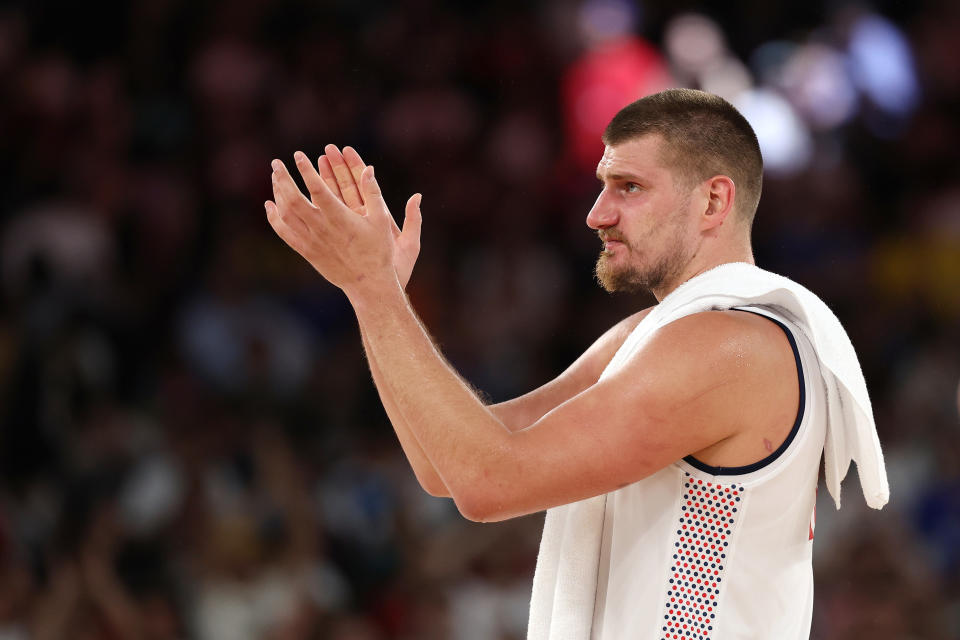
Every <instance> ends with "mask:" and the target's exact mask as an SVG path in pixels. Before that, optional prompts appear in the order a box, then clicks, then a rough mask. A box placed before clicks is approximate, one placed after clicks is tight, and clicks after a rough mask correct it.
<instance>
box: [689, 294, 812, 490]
mask: <svg viewBox="0 0 960 640" xmlns="http://www.w3.org/2000/svg"><path fill="white" fill-rule="evenodd" d="M734 310H735V311H746V312H747V313H752V314H753V315H755V316H761V317H764V318H766V319H767V320H771V321H773V322H776V323H777V324H778V325H780V328H781V329H783V332H784V333H786V334H787V339H788V340H789V341H790V348H791V349H793V357H794V359H795V360H796V361H797V379H798V380H799V382H800V406H799V408H798V409H797V419H796V421H794V423H793V428H792V429H791V430H790V434H789V435H788V436H787V439H786V440H784V441H783V444H781V445H780V446H779V447H777V450H776V451H774V452H773V453H771V454H770V455H768V456H767V457H766V458H764V459H763V460H759V461H757V462H754V463H753V464H748V465H744V466H742V467H711V466H710V465H708V464H704V463H703V462H700V461H699V460H697V459H696V458H694V457H693V456H686V457H685V458H684V461H685V462H686V463H687V464H689V465H690V466H691V467H694V468H695V469H699V470H700V471H703V472H704V473H709V474H710V475H714V476H735V475H740V474H743V473H753V472H754V471H759V470H760V469H762V468H764V467H765V466H767V465H768V464H770V463H771V462H773V461H774V460H776V459H777V458H779V457H780V456H781V455H783V452H784V451H786V450H787V447H789V446H790V443H791V442H793V439H794V438H796V437H797V433H798V432H799V431H800V423H801V422H803V408H804V406H805V405H806V403H807V398H806V396H807V390H806V385H805V384H804V383H803V366H802V365H801V364H800V351H799V350H798V349H797V341H796V340H794V338H793V334H792V333H791V332H790V330H789V329H787V327H786V325H785V324H783V323H782V322H780V321H779V320H777V319H776V318H771V317H770V316H767V315H764V314H762V313H757V312H756V311H751V310H750V309H744V308H739V307H734Z"/></svg>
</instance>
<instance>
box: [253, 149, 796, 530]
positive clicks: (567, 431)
mask: <svg viewBox="0 0 960 640" xmlns="http://www.w3.org/2000/svg"><path fill="white" fill-rule="evenodd" d="M273 179H274V194H275V197H276V199H277V201H276V203H273V202H268V203H266V209H267V217H268V220H269V221H270V223H271V225H272V226H273V228H274V229H275V230H276V231H277V233H278V234H279V235H280V236H281V237H282V238H283V239H284V240H285V241H286V242H287V243H288V244H289V245H290V246H291V247H292V248H293V249H294V250H296V251H297V252H298V253H300V254H301V255H302V256H304V258H306V259H307V260H308V261H309V262H310V263H311V264H312V265H313V266H314V268H315V269H317V271H319V272H320V273H321V274H322V275H323V276H324V277H325V278H327V279H328V280H329V281H330V282H331V283H332V284H334V285H336V286H338V287H340V288H341V289H342V290H343V291H344V292H345V293H346V294H347V297H348V298H349V300H350V302H351V304H352V305H353V308H354V311H355V312H356V314H357V318H358V320H359V322H360V325H361V327H363V330H364V331H365V333H366V338H367V344H368V347H369V349H370V353H372V355H373V360H374V361H375V362H376V365H377V367H378V369H379V372H380V385H383V386H384V387H385V388H386V390H387V391H388V392H389V394H390V397H392V402H393V403H394V405H395V406H396V408H397V409H398V410H399V413H400V414H401V415H402V416H403V418H404V419H405V421H406V425H407V426H408V427H409V429H410V432H411V433H412V434H413V436H414V438H415V440H416V441H417V443H419V445H420V448H421V450H422V451H423V453H424V454H425V455H426V457H427V458H428V459H429V461H430V463H431V464H432V465H433V467H434V469H436V471H437V474H438V475H439V477H440V478H441V479H442V480H443V483H444V485H445V486H446V487H447V489H448V490H449V492H450V495H451V496H452V497H453V499H454V500H455V502H456V503H457V506H458V508H459V509H460V511H461V513H462V514H463V515H464V516H466V517H467V518H469V519H472V520H482V521H489V520H500V519H505V518H510V517H514V516H518V515H522V514H526V513H532V512H534V511H539V510H542V509H545V508H549V507H553V506H557V505H561V504H567V503H570V502H575V501H577V500H581V499H584V498H587V497H591V496H595V495H599V494H602V493H606V492H609V491H613V490H615V489H617V488H620V487H622V486H625V485H627V484H630V483H632V482H636V481H637V480H640V479H642V478H644V477H646V476H648V475H650V474H652V473H655V472H656V471H658V470H660V469H662V468H664V467H666V466H667V465H669V464H671V463H673V462H675V461H676V460H678V459H680V458H682V457H683V456H685V455H687V454H690V453H694V452H698V451H701V450H703V449H705V448H706V447H708V446H711V445H714V444H716V443H720V442H723V441H728V440H729V439H731V438H733V437H734V436H739V435H741V434H743V433H745V432H746V427H745V426H744V425H745V424H746V423H747V422H748V421H749V422H756V421H757V420H758V419H759V420H765V419H766V418H765V417H764V416H767V415H769V414H772V413H774V412H776V411H777V410H779V409H782V406H781V405H782V404H783V402H782V397H778V394H776V393H771V390H778V389H782V388H786V386H787V382H786V380H787V376H786V375H784V374H785V372H786V371H788V369H787V368H786V367H787V365H792V362H790V361H788V360H787V359H786V358H779V357H770V355H771V354H774V355H779V354H780V353H781V350H780V349H779V346H778V345H777V344H776V343H775V342H773V341H772V340H771V339H770V338H769V336H770V335H775V334H770V333H766V332H762V331H757V330H756V329H755V325H754V324H753V323H751V322H748V321H747V320H746V319H744V318H743V317H741V316H747V315H751V314H739V313H728V312H719V311H716V312H704V313H697V314H692V315H690V316H687V317H685V318H681V319H679V320H676V321H675V322H672V323H670V324H669V325H667V326H665V327H662V328H661V329H659V330H658V331H657V332H656V333H655V334H653V336H651V338H650V339H649V340H648V341H647V342H645V344H644V345H643V347H642V348H641V349H638V350H637V352H635V353H633V354H632V355H631V357H630V358H629V359H628V360H627V361H626V362H625V363H624V365H623V366H622V367H620V368H619V369H618V371H617V372H616V373H614V374H613V375H610V376H607V377H605V378H604V379H603V380H602V381H597V382H596V383H594V384H591V385H589V386H587V387H586V388H585V389H583V390H582V391H580V392H579V393H577V394H576V395H574V396H573V397H571V398H570V399H568V400H567V401H565V402H562V403H561V404H560V405H558V406H556V407H555V408H554V409H552V410H550V411H548V412H547V413H546V414H545V415H543V416H542V417H540V418H539V419H537V420H536V421H535V422H534V423H533V424H532V425H530V426H529V427H527V428H523V429H520V430H517V431H512V430H510V429H509V428H508V427H507V426H506V425H505V424H504V422H503V420H502V419H500V418H499V417H498V416H497V415H496V413H495V412H494V411H493V410H491V409H490V408H489V407H486V406H484V404H483V403H482V402H481V401H480V399H479V398H478V397H477V396H476V394H474V393H473V391H472V390H471V389H470V387H469V386H468V385H467V384H466V383H464V382H463V380H462V379H460V377H459V376H458V375H457V373H456V372H455V371H454V370H453V369H452V368H451V367H450V365H449V364H448V363H447V362H446V361H445V360H444V359H443V357H442V355H441V354H440V352H439V351H438V349H437V348H436V346H435V345H434V344H433V342H432V340H431V339H430V336H429V335H428V334H427V332H426V330H425V329H424V327H423V326H422V324H421V323H420V321H419V319H418V318H417V316H416V314H415V313H414V312H413V309H412V307H411V306H410V304H409V301H408V300H407V297H406V294H405V293H404V292H403V289H402V287H401V286H400V283H399V281H398V279H397V275H396V273H395V271H394V269H393V265H392V263H391V261H392V255H393V254H392V248H391V244H390V227H389V225H390V224H392V218H390V214H389V211H388V210H387V208H386V205H385V204H384V203H383V201H382V197H381V196H380V191H379V187H378V186H377V185H376V181H375V179H374V174H373V170H372V168H370V167H368V168H367V169H366V170H364V173H363V175H362V176H361V181H360V183H361V185H362V188H363V189H364V191H365V194H366V196H365V197H366V202H367V205H368V215H366V216H363V217H361V216H357V215H355V214H354V213H353V212H351V211H350V210H349V209H347V208H346V207H345V206H344V205H343V203H342V202H340V201H339V200H337V199H336V198H335V197H334V196H333V195H332V194H330V193H329V192H328V191H326V190H323V191H322V192H321V193H319V194H318V198H319V200H320V206H314V205H311V204H310V202H308V201H306V199H304V198H303V196H302V194H300V192H299V191H298V190H297V188H296V185H295V184H294V183H293V181H292V179H291V178H290V176H289V174H287V173H286V170H285V168H284V167H283V165H282V163H280V162H275V163H274V176H273ZM766 324H769V323H766ZM778 339H779V340H782V339H783V336H782V335H781V336H779V338H778ZM788 349H789V347H788ZM787 355H789V354H787ZM791 357H792V356H791ZM794 384H795V383H794ZM794 393H796V390H795V389H794ZM748 412H750V413H749V416H748ZM533 413H535V412H533ZM757 416H760V418H757ZM747 418H749V419H747Z"/></svg>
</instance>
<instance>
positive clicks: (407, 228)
mask: <svg viewBox="0 0 960 640" xmlns="http://www.w3.org/2000/svg"><path fill="white" fill-rule="evenodd" d="M422 201H423V196H422V195H421V194H419V193H415V194H413V195H412V196H410V199H409V200H407V208H406V209H405V210H404V212H403V231H401V232H400V233H401V235H404V236H409V237H410V239H411V240H415V241H416V242H418V243H419V242H420V230H421V229H422V228H423V214H422V213H421V212H420V203H421V202H422Z"/></svg>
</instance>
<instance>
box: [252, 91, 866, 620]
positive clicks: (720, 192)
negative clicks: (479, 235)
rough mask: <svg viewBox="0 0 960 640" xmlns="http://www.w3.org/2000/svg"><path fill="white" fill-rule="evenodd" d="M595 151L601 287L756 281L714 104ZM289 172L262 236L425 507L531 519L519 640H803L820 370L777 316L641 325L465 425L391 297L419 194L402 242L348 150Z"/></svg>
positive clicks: (689, 107)
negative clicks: (332, 300) (330, 336)
mask: <svg viewBox="0 0 960 640" xmlns="http://www.w3.org/2000/svg"><path fill="white" fill-rule="evenodd" d="M603 141H604V143H605V145H606V147H605V151H604V153H603V157H602V158H601V159H600V162H599V164H598V166H597V178H598V180H599V184H600V193H599V195H598V197H597V200H596V202H595V204H594V206H593V208H592V209H591V210H590V212H589V214H588V215H587V218H586V222H587V225H588V226H589V227H590V228H591V229H593V230H595V231H596V232H597V234H598V235H599V238H600V240H601V242H602V243H603V250H602V252H601V253H600V257H599V260H598V262H597V267H596V275H597V278H598V280H599V281H600V283H601V284H602V286H603V287H604V288H605V289H607V290H608V291H633V290H641V289H649V290H650V291H651V292H652V293H653V294H654V295H655V296H656V298H657V300H658V301H659V302H661V305H657V306H663V302H664V300H665V299H667V298H668V296H671V294H674V296H682V295H685V294H684V291H687V292H689V291H690V287H692V286H694V285H695V284H696V283H698V282H704V281H705V280H704V279H705V278H711V277H715V276H714V274H716V273H720V272H722V271H723V269H724V268H729V267H732V266H733V265H737V264H738V263H739V265H738V267H737V268H741V269H752V270H754V271H756V272H760V273H762V274H767V272H763V271H762V270H760V269H756V267H750V266H749V265H753V264H754V258H753V253H752V249H751V243H750V229H751V224H752V221H753V217H754V213H755V211H756V208H757V203H758V200H759V198H760V191H761V174H762V160H761V155H760V149H759V146H758V144H757V139H756V136H755V135H754V133H753V130H752V129H751V127H750V125H749V124H748V123H747V121H746V120H745V119H744V118H743V116H742V115H741V114H740V113H738V112H737V111H736V109H735V108H734V107H732V106H731V105H730V104H729V103H727V102H726V101H724V100H723V99H721V98H719V97H717V96H713V95H710V94H706V93H703V92H699V91H692V90H685V89H676V90H669V91H666V92H663V93H660V94H656V95H654V96H649V97H647V98H644V99H642V100H639V101H637V102H635V103H633V104H631V105H628V106H627V107H625V108H624V109H623V110H621V111H620V112H619V113H618V114H617V115H616V116H615V117H614V118H613V120H612V121H611V122H610V124H609V126H608V127H607V129H606V131H605V133H604V136H603ZM295 162H296V165H297V168H298V170H299V171H300V173H301V175H302V176H303V179H304V181H305V184H306V186H307V188H308V190H309V192H310V200H308V199H306V198H305V197H304V196H303V195H302V194H301V192H300V191H299V189H298V188H297V187H296V185H295V183H294V182H293V180H292V178H291V176H290V175H289V173H288V172H287V170H286V167H285V166H284V165H283V163H282V162H280V161H279V160H275V161H273V164H272V166H273V186H274V196H275V200H274V201H268V202H267V203H266V205H265V206H266V211H267V218H268V221H269V223H270V224H271V225H272V227H273V229H274V230H275V231H276V233H277V234H278V235H279V236H280V237H281V238H282V239H283V240H284V241H285V242H286V243H287V244H289V245H290V246H291V247H292V248H293V249H294V250H296V251H297V252H298V253H299V254H300V255H301V256H303V257H304V258H305V259H306V260H307V261H309V263H310V264H311V265H312V266H313V267H314V268H315V269H316V270H317V271H318V272H319V273H320V274H321V275H322V276H323V277H325V278H326V279H327V280H329V281H330V282H331V283H333V284H334V285H336V286H338V287H340V288H341V289H342V290H343V292H344V293H345V294H346V296H347V298H348V299H349V301H350V303H351V304H352V306H353V309H354V311H355V312H356V315H357V319H358V322H359V325H360V330H361V334H362V336H363V341H364V346H365V349H366V352H367V358H368V360H369V364H370V368H371V371H372V373H373V377H374V381H375V383H376V386H377V389H378V391H379V393H380V398H381V400H382V402H383V405H384V407H385V409H386V411H387V414H388V416H389V418H390V420H391V422H392V424H393V427H394V429H395V430H396V434H397V436H398V438H399V440H400V444H401V445H402V447H403V450H404V452H405V454H406V456H407V458H408V459H409V461H410V464H411V465H412V467H413V470H414V473H415V474H416V476H417V478H418V480H419V481H420V483H421V485H422V486H423V488H424V489H425V490H426V491H427V492H429V493H430V494H432V495H435V496H449V497H452V498H453V500H454V501H455V503H456V505H457V507H458V509H459V510H460V512H461V513H462V514H463V516H464V517H466V518H468V519H470V520H475V521H480V522H490V521H497V520H503V519H507V518H513V517H517V516H521V515H524V514H529V513H533V512H536V511H541V510H544V509H548V510H550V511H549V512H548V519H547V529H546V530H545V532H544V541H543V543H542V547H541V557H540V559H539V560H538V568H537V577H536V578H535V581H534V582H535V585H534V596H533V599H534V602H533V605H532V611H531V622H530V631H529V633H530V637H531V638H540V637H542V638H589V637H592V638H604V639H607V638H684V639H687V638H711V639H714V638H777V639H785V638H806V637H807V636H808V634H809V628H810V619H811V611H812V585H813V582H812V571H811V549H812V538H813V522H812V515H813V507H814V496H815V488H816V484H817V475H818V468H819V463H820V458H821V453H822V451H823V448H824V434H825V424H826V422H827V417H826V406H825V399H824V393H825V392H824V382H823V379H822V377H821V373H822V372H821V364H820V361H819V354H818V353H817V350H816V348H815V346H814V344H813V343H812V342H811V340H810V339H809V338H808V337H807V334H808V333H809V332H808V331H805V330H803V329H804V328H803V327H799V326H797V324H796V321H795V318H794V316H792V315H790V314H783V313H778V312H777V311H776V307H775V306H774V305H753V306H750V305H745V306H738V307H737V308H721V309H715V310H713V309H711V310H703V311H699V312H696V313H690V314H687V315H683V316H682V317H678V318H676V319H673V320H671V321H669V322H664V321H662V320H657V323H658V324H657V325H656V326H655V327H653V328H652V330H651V329H649V328H644V327H647V324H649V323H650V322H652V319H653V318H655V317H656V316H651V320H648V321H647V323H646V324H644V325H643V327H641V323H643V321H644V320H645V319H646V318H647V317H648V316H649V315H650V314H651V313H653V312H654V311H655V310H656V309H657V306H654V307H650V308H648V309H644V310H641V311H638V312H637V313H635V314H633V315H632V316H630V317H628V318H626V319H624V320H623V321H621V322H620V323H618V324H617V325H615V326H613V327H612V328H610V329H609V330H608V331H607V332H606V333H605V334H604V335H602V336H600V337H599V339H597V341H596V342H595V343H594V344H593V345H592V346H591V347H590V348H589V349H587V350H586V352H584V353H583V355H582V356H580V358H578V359H577V360H576V361H575V362H574V363H573V364H572V365H570V367H569V368H568V369H567V370H566V371H564V372H563V373H562V374H560V375H559V376H558V377H557V378H556V379H555V380H552V381H550V382H548V383H547V384H545V385H544V386H542V387H540V388H539V389H535V390H533V391H531V392H530V393H528V394H526V395H524V396H521V397H519V398H516V399H514V400H511V401H508V402H504V403H502V404H498V405H494V406H485V405H484V403H483V402H482V401H481V400H480V398H478V396H477V394H476V393H475V392H474V391H473V390H472V389H471V387H470V386H469V385H468V384H467V383H465V382H464V381H463V380H462V379H461V378H460V377H459V376H458V374H457V372H456V371H454V370H453V368H452V367H451V366H450V365H449V364H448V363H447V362H446V361H445V360H444V358H443V356H442V355H441V353H440V351H439V350H438V348H437V347H436V345H435V344H434V343H433V341H432V340H431V338H430V335H429V334H428V332H427V330H426V329H425V327H424V326H423V325H422V323H421V322H420V321H419V319H418V318H417V316H416V314H415V312H414V310H413V309H412V307H411V305H410V302H409V300H408V299H407V297H406V295H405V294H404V287H405V285H406V283H407V280H408V279H409V277H410V273H411V271H412V269H413V264H414V262H415V261H416V258H417V254H418V252H419V235H420V223H421V216H420V210H419V203H420V196H419V195H415V196H413V197H412V198H411V199H410V200H409V201H408V203H407V207H406V218H405V221H404V225H403V230H402V231H401V230H400V229H398V228H397V226H396V225H395V224H394V222H393V219H392V217H391V215H390V213H389V211H388V209H387V207H386V205H385V203H384V201H383V199H382V197H381V192H380V189H379V187H378V185H377V181H376V177H375V175H374V168H373V167H372V166H365V165H364V164H363V162H362V160H361V159H360V157H359V156H358V155H357V153H356V152H355V151H354V150H353V149H351V148H350V147H346V148H344V150H343V152H342V153H341V151H340V150H338V149H337V148H336V147H334V146H332V145H329V146H327V147H326V149H325V155H324V156H322V157H321V158H320V159H319V162H318V164H317V166H316V167H314V166H313V165H312V164H311V163H310V161H309V160H308V159H307V157H306V156H305V155H304V154H302V153H300V152H298V153H297V154H296V155H295ZM358 214H360V215H358ZM749 273H752V271H751V272H749ZM770 275H771V277H773V276H772V274H770ZM764 277H765V276H764ZM777 278H779V276H777ZM782 280H786V279H782ZM718 286H719V285H718ZM796 286H797V287H799V285H796ZM672 299H676V298H675V297H674V298H672ZM641 329H642V333H643V339H642V340H638V339H637V338H636V335H638V333H637V332H641ZM631 335H634V338H631ZM615 355H616V357H615ZM858 371H859V369H858ZM598 501H599V502H598ZM592 504H598V505H601V506H600V507H599V510H597V511H595V512H594V513H595V515H592V516H585V515H583V513H586V511H581V512H579V513H580V515H577V514H578V512H576V511H573V510H571V511H568V512H564V511H562V509H564V508H565V507H562V505H569V506H570V507H571V508H573V507H576V506H577V505H592ZM591 508H592V507H591ZM551 512H553V513H558V514H567V515H564V516H562V517H563V518H566V520H565V521H564V522H561V523H560V524H557V525H551V519H550V518H551V516H550V513H551ZM591 518H592V520H591ZM551 527H553V529H551ZM581 539H582V540H584V541H585V542H583V544H581V543H580V542H579V540H581ZM591 540H595V541H596V544H595V545H594V543H593V542H591ZM551 549H552V550H551ZM556 549H561V550H562V551H560V552H556ZM584 567H585V569H584ZM583 585H587V586H586V587H584V586H583Z"/></svg>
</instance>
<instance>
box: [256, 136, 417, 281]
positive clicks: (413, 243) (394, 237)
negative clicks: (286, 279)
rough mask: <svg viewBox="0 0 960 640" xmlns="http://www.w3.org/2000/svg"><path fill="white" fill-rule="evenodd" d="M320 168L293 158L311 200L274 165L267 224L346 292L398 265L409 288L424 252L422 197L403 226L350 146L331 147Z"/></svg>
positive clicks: (396, 270)
mask: <svg viewBox="0 0 960 640" xmlns="http://www.w3.org/2000/svg"><path fill="white" fill-rule="evenodd" d="M324 151H325V155H322V156H320V158H319V160H318V161H317V167H316V168H314V166H313V165H312V164H311V163H310V161H309V160H308V159H307V156H306V155H305V154H303V153H302V152H297V153H296V154H294V160H295V163H296V166H297V169H298V170H299V171H300V175H301V176H302V177H303V180H304V183H305V184H306V186H307V190H308V191H309V192H310V200H309V201H308V200H307V199H306V198H305V197H304V196H303V194H302V193H301V192H300V190H299V189H298V188H297V186H296V184H295V183H294V182H293V179H292V178H291V176H290V174H289V173H288V172H287V169H286V167H285V166H284V165H283V163H282V162H280V161H279V160H274V162H273V168H274V172H273V189H274V201H267V202H266V203H265V207H266V210H267V220H268V221H269V222H270V225H271V226H272V227H273V229H274V231H276V233H277V235H279V236H280V237H281V238H282V239H283V240H284V242H286V243H287V244H288V245H289V246H290V247H291V248H293V249H294V250H295V251H297V252H298V253H299V254H300V255H301V256H303V257H304V258H305V259H306V260H307V261H308V262H310V264H311V265H313V267H314V268H315V269H316V270H317V271H319V272H320V273H321V275H323V276H324V277H326V278H327V279H328V280H330V282H332V283H333V284H335V285H337V286H339V287H341V288H342V289H344V290H347V289H348V288H349V287H351V286H354V285H358V284H359V283H360V282H362V281H364V280H366V279H367V278H368V276H383V275H384V268H385V266H387V265H389V266H392V274H393V275H395V277H396V278H397V280H398V281H399V282H400V285H401V286H403V287H405V286H406V284H407V282H408V281H409V279H410V275H411V273H412V272H413V266H414V264H415V263H416V261H417V257H418V255H419V253H420V229H421V223H422V217H421V214H420V200H421V196H420V194H414V195H413V196H411V197H410V198H409V199H408V200H407V206H406V212H405V218H404V222H403V229H402V230H401V229H400V228H399V227H397V224H396V222H394V220H393V217H392V216H391V215H390V212H389V210H388V209H387V206H386V203H385V202H384V201H383V197H382V195H381V192H380V188H379V186H378V185H377V183H376V179H375V177H374V171H373V167H367V166H365V165H364V163H363V160H362V159H361V158H360V155H359V154H358V153H357V152H356V151H355V150H354V149H352V148H351V147H345V148H344V149H343V152H342V153H341V151H340V150H339V149H338V148H337V147H336V146H334V145H332V144H331V145H327V146H326V148H325V149H324Z"/></svg>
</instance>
